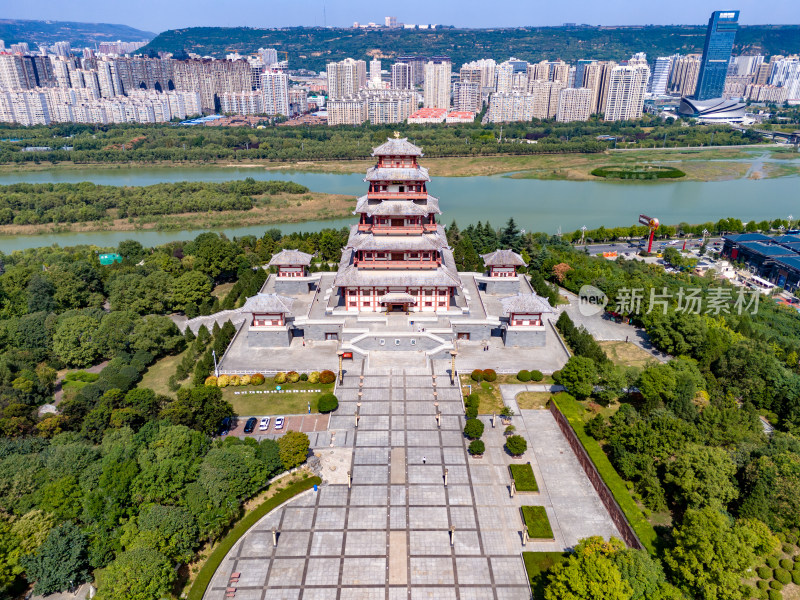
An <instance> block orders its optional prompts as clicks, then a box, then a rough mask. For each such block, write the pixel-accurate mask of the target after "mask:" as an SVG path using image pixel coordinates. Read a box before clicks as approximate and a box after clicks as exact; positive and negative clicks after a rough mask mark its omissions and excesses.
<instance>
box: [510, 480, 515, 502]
mask: <svg viewBox="0 0 800 600" xmlns="http://www.w3.org/2000/svg"><path fill="white" fill-rule="evenodd" d="M509 490H510V491H511V497H512V498H513V497H514V495H515V494H516V493H517V482H516V481H514V480H513V479H512V480H511V487H510V488H509Z"/></svg>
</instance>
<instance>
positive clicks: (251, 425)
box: [244, 417, 258, 433]
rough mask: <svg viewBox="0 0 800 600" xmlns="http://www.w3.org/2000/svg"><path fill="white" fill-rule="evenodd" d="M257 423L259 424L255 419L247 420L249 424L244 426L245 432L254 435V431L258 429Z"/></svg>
mask: <svg viewBox="0 0 800 600" xmlns="http://www.w3.org/2000/svg"><path fill="white" fill-rule="evenodd" d="M256 423H258V419H256V418H255V417H250V418H249V419H247V423H245V424H244V432H245V433H253V430H254V429H255V428H256Z"/></svg>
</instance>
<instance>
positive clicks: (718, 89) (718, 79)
mask: <svg viewBox="0 0 800 600" xmlns="http://www.w3.org/2000/svg"><path fill="white" fill-rule="evenodd" d="M738 29H739V11H738V10H717V11H714V12H713V13H711V17H710V18H709V20H708V30H707V31H706V42H705V45H704V46H703V59H702V63H701V65H700V73H699V75H698V77H697V89H696V90H695V93H694V98H695V99H697V100H709V99H711V98H721V97H722V92H723V90H724V89H725V76H726V75H727V73H728V62H729V61H730V58H731V51H732V50H733V42H734V40H735V39H736V31H737V30H738Z"/></svg>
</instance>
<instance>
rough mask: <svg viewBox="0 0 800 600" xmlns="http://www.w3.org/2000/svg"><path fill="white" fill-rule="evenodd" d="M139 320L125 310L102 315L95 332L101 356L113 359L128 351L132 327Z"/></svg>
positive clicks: (136, 316) (132, 313) (131, 340)
mask: <svg viewBox="0 0 800 600" xmlns="http://www.w3.org/2000/svg"><path fill="white" fill-rule="evenodd" d="M139 319H140V317H139V315H137V314H136V313H134V312H132V311H127V310H114V311H112V312H110V313H108V314H106V315H103V318H102V320H101V321H100V328H99V329H98V331H97V337H98V338H99V340H100V345H101V352H102V354H103V356H105V357H107V358H114V357H115V356H117V355H118V354H119V353H120V352H127V351H128V350H130V348H131V345H132V342H133V327H134V325H135V324H136V322H137V321H138V320H139Z"/></svg>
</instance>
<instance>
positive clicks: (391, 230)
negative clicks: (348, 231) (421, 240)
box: [358, 223, 436, 235]
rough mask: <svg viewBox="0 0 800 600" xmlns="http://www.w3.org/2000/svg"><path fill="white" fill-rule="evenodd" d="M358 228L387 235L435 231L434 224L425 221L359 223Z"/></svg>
mask: <svg viewBox="0 0 800 600" xmlns="http://www.w3.org/2000/svg"><path fill="white" fill-rule="evenodd" d="M358 230H359V231H365V232H370V231H371V232H372V233H381V234H388V235H411V234H421V233H434V232H435V231H436V224H435V223H425V224H424V225H375V224H373V223H359V224H358Z"/></svg>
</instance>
